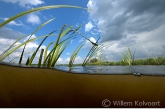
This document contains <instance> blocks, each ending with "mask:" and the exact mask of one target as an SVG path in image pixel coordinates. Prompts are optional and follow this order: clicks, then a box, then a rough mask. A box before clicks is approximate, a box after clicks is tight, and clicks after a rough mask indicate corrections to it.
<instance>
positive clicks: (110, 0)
mask: <svg viewBox="0 0 165 109" xmlns="http://www.w3.org/2000/svg"><path fill="white" fill-rule="evenodd" d="M164 3H165V1H163V0H160V1H155V0H149V1H148V2H145V1H144V0H137V1H136V0H131V1H130V0H89V2H88V4H87V7H88V8H90V9H93V10H95V12H94V13H93V12H89V19H91V20H92V22H95V23H94V24H96V26H97V27H96V28H98V32H100V35H101V40H100V42H105V41H108V40H109V41H110V42H112V43H113V42H114V41H115V42H116V43H115V44H114V45H112V46H111V47H109V48H108V49H107V50H104V53H105V54H104V55H103V57H104V59H106V60H110V61H113V60H121V53H120V52H123V53H125V50H127V47H130V48H131V50H132V51H134V50H135V49H136V52H135V58H148V57H153V56H160V55H162V56H165V55H164V54H165V43H164V40H165V37H164V31H165V13H164V10H165V7H164V5H163V4H164ZM139 6H140V7H141V8H139ZM93 30H94V29H93ZM91 33H92V32H91ZM94 33H95V32H94Z"/></svg>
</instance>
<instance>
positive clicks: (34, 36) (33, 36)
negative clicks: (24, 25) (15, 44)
mask: <svg viewBox="0 0 165 109" xmlns="http://www.w3.org/2000/svg"><path fill="white" fill-rule="evenodd" d="M30 36H31V35H29V36H27V37H26V38H25V39H24V42H25V41H27V40H28V39H29V37H30ZM33 38H37V37H36V35H35V34H33V35H32V36H31V37H30V39H33Z"/></svg>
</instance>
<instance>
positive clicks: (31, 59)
mask: <svg viewBox="0 0 165 109" xmlns="http://www.w3.org/2000/svg"><path fill="white" fill-rule="evenodd" d="M54 32H55V31H53V32H51V33H49V35H47V36H46V37H45V38H44V39H43V40H42V42H41V43H40V45H39V46H38V48H37V49H36V51H35V52H34V53H33V55H32V56H31V58H30V59H29V63H28V65H31V63H32V62H33V59H34V57H35V56H36V54H37V52H38V50H39V48H40V47H41V45H42V44H43V42H44V41H45V40H46V39H47V38H48V37H49V36H50V35H51V34H53V33H54Z"/></svg>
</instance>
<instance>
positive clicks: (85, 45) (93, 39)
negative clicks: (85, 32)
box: [84, 37, 96, 48]
mask: <svg viewBox="0 0 165 109" xmlns="http://www.w3.org/2000/svg"><path fill="white" fill-rule="evenodd" d="M89 40H90V41H92V42H93V43H96V40H95V38H94V37H90V38H89ZM92 46H93V45H92V44H91V42H89V41H88V40H86V42H85V44H84V48H91V47H92Z"/></svg>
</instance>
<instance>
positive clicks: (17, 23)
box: [0, 18, 25, 26]
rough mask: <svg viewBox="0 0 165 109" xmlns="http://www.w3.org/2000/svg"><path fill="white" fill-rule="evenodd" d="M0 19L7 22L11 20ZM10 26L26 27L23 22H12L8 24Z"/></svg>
mask: <svg viewBox="0 0 165 109" xmlns="http://www.w3.org/2000/svg"><path fill="white" fill-rule="evenodd" d="M0 19H3V20H7V19H9V18H0ZM8 25H15V26H25V25H24V24H23V23H22V22H21V21H18V22H16V21H11V22H9V23H8Z"/></svg>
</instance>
